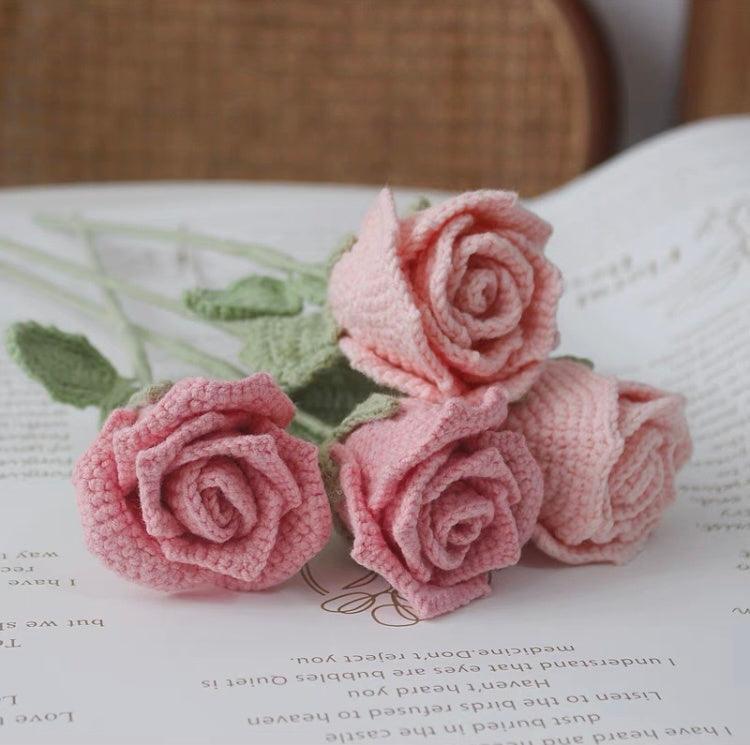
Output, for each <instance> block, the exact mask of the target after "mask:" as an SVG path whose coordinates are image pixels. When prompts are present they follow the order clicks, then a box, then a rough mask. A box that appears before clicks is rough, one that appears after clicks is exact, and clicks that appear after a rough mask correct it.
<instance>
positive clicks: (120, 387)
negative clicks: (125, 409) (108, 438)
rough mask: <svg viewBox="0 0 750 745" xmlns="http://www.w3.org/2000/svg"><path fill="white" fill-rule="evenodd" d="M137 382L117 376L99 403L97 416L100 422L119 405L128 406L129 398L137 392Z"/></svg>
mask: <svg viewBox="0 0 750 745" xmlns="http://www.w3.org/2000/svg"><path fill="white" fill-rule="evenodd" d="M137 391H138V384H137V383H136V381H135V380H127V379H125V378H118V379H117V380H116V381H115V384H114V385H113V386H112V390H110V392H109V393H108V394H107V395H106V396H105V397H104V399H103V400H102V401H101V403H100V404H99V418H100V420H101V421H102V422H104V420H105V419H106V418H107V417H108V416H109V415H110V414H111V413H112V412H113V411H114V410H115V409H119V408H120V407H121V406H128V405H129V402H130V399H131V398H132V397H133V396H134V395H135V394H136V393H137Z"/></svg>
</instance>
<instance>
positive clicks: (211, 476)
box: [74, 373, 331, 590]
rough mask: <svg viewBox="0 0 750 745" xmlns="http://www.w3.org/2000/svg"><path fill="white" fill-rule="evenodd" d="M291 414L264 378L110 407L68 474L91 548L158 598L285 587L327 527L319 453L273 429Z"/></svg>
mask: <svg viewBox="0 0 750 745" xmlns="http://www.w3.org/2000/svg"><path fill="white" fill-rule="evenodd" d="M293 415H294V405H293V404H292V402H291V401H290V400H289V399H288V398H287V397H286V396H285V395H284V394H283V393H282V392H281V390H280V389H279V388H278V387H277V385H276V384H275V383H274V381H273V379H272V378H271V377H270V376H269V375H266V374H264V373H261V374H257V375H253V376H251V377H249V378H245V379H244V380H238V381H231V382H230V381H216V380H206V379H203V378H187V379H184V380H181V381H180V382H179V383H176V384H175V385H174V386H173V387H172V388H170V389H169V391H168V392H167V393H166V394H165V395H164V396H163V397H162V398H161V399H160V400H159V401H158V402H157V403H154V404H152V405H148V406H146V407H144V408H140V409H133V408H125V409H117V410H115V411H114V412H112V414H111V415H110V416H109V418H108V419H107V422H106V423H105V425H104V427H103V429H102V431H101V433H100V434H99V436H98V438H97V439H96V441H95V442H94V443H93V444H92V445H91V447H90V448H89V450H88V451H87V452H86V453H85V454H84V455H83V456H82V457H81V459H80V460H79V461H78V463H77V465H76V468H75V472H74V483H75V486H76V490H77V494H78V506H79V509H80V512H81V518H82V521H83V527H84V532H85V536H86V543H87V544H88V547H89V549H90V550H91V551H92V552H93V553H94V554H96V555H97V556H99V557H100V558H101V559H102V560H103V561H104V563H105V564H107V566H109V567H110V568H111V569H114V570H115V571H116V572H118V573H120V574H121V575H123V576H125V577H127V578H128V579H131V580H133V581H135V582H139V583H140V584H143V585H148V586H149V587H155V588H158V589H161V590H181V589H185V588H189V587H194V586H196V585H206V584H214V585H220V586H225V587H230V588H232V589H237V590H260V589H263V588H266V587H270V586H271V585H275V584H277V583H279V582H281V581H283V580H285V579H287V578H288V577H290V576H291V575H293V574H294V573H295V572H297V571H298V570H299V569H300V568H301V567H302V566H303V564H304V563H305V562H306V561H307V560H308V559H309V558H311V557H312V556H314V555H315V554H316V553H317V552H318V551H320V549H321V548H322V547H323V546H324V545H325V543H326V541H327V540H328V537H329V535H330V531H331V515H330V509H329V506H328V501H327V497H326V494H325V491H324V488H323V483H322V479H321V476H320V470H319V467H318V459H317V448H316V447H314V446H313V445H311V444H309V443H307V442H303V441H302V440H298V439H297V438H295V437H292V436H291V435H289V434H287V433H286V432H285V431H284V430H283V427H286V426H287V425H288V424H289V422H290V421H291V420H292V417H293Z"/></svg>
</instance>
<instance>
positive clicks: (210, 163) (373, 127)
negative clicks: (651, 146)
mask: <svg viewBox="0 0 750 745" xmlns="http://www.w3.org/2000/svg"><path fill="white" fill-rule="evenodd" d="M742 111H750V0H692V2H691V1H690V0H0V185H2V186H18V185H30V184H42V183H64V182H79V181H103V180H107V181H123V180H152V179H170V180H171V179H180V180H182V179H264V180H289V181H325V182H327V181H331V182H349V183H370V184H382V183H385V182H388V183H390V184H392V185H396V186H417V187H433V188H443V189H451V190H459V189H469V188H477V187H481V186H490V187H499V186H503V187H506V188H514V189H517V190H519V191H520V192H521V193H522V194H524V195H526V196H531V195H535V194H539V193H541V192H544V191H547V190H549V189H551V188H554V187H555V186H558V185H560V184H562V183H564V182H566V181H568V180H570V179H571V178H574V177H575V176H576V175H578V174H580V173H582V172H583V171H585V170H587V169H588V168H591V167H592V166H593V165H595V164H596V163H598V162H600V161H601V160H603V159H605V158H607V157H609V156H611V155H612V154H614V153H615V152H617V151H618V150H620V149H623V148H625V147H628V146H630V145H632V144H634V143H636V142H638V141H640V140H642V139H644V138H647V137H650V136H651V135H654V134H656V133H658V132H660V131H662V130H664V129H668V128H670V127H672V126H674V125H676V124H678V123H680V122H682V121H689V120H693V119H698V118H703V117H708V116H714V115H718V114H724V113H736V112H742Z"/></svg>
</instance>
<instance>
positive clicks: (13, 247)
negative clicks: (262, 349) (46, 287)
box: [0, 227, 244, 337]
mask: <svg viewBox="0 0 750 745" xmlns="http://www.w3.org/2000/svg"><path fill="white" fill-rule="evenodd" d="M81 230H82V231H83V232H84V233H87V234H88V235H89V236H90V235H91V233H90V232H89V231H88V229H87V228H86V227H82V228H81ZM0 251H7V252H9V253H13V254H16V255H17V256H19V257H21V258H27V259H29V258H31V259H34V260H35V261H36V262H38V263H39V264H43V265H45V266H49V267H51V268H53V269H57V270H58V271H60V272H64V273H65V274H67V275H68V276H70V277H75V278H76V279H81V280H84V281H86V282H93V283H94V284H96V285H99V286H100V287H104V288H106V289H108V290H110V291H119V292H121V293H122V294H123V295H127V296H129V297H131V298H133V299H134V300H138V301H140V302H142V303H146V304H148V305H153V306H155V307H157V308H161V309H162V310H167V311H170V312H171V313H176V314H177V315H180V316H183V317H184V318H188V319H190V320H191V321H196V320H197V321H201V322H204V323H208V324H209V325H211V326H214V327H216V328H220V329H221V330H222V331H225V332H226V333H228V334H231V335H232V336H240V337H241V336H243V335H244V334H243V332H242V330H241V329H239V328H235V327H232V326H231V324H228V323H214V322H212V321H208V320H206V319H204V318H201V317H200V316H197V315H195V314H194V313H191V312H190V311H189V310H188V309H187V308H185V307H184V306H183V305H182V303H180V302H179V301H178V300H174V299H173V298H170V297H165V296H164V295H160V294H159V293H157V292H152V291H151V290H145V289H143V288H142V287H139V286H138V285H135V284H132V283H130V282H127V281H126V280H123V279H117V278H115V277H111V276H109V275H108V274H103V273H100V272H97V271H94V270H92V269H89V268H88V267H85V266H81V265H80V264H76V263H75V262H74V261H68V260H67V259H61V258H60V257H58V256H55V255H54V254H50V253H47V252H46V251H42V250H41V249H38V248H35V247H34V246H29V245H27V244H25V243H17V242H16V241H12V240H10V239H8V238H3V237H2V236H0Z"/></svg>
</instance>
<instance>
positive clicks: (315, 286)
mask: <svg viewBox="0 0 750 745" xmlns="http://www.w3.org/2000/svg"><path fill="white" fill-rule="evenodd" d="M289 285H290V287H291V288H292V290H294V292H296V293H297V295H299V296H300V297H301V298H303V299H304V300H307V302H308V303H313V304H314V305H325V302H326V294H327V292H328V283H327V282H326V281H325V280H324V279H323V278H322V277H313V276H311V275H309V274H295V275H293V276H292V277H291V278H290V279H289Z"/></svg>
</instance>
